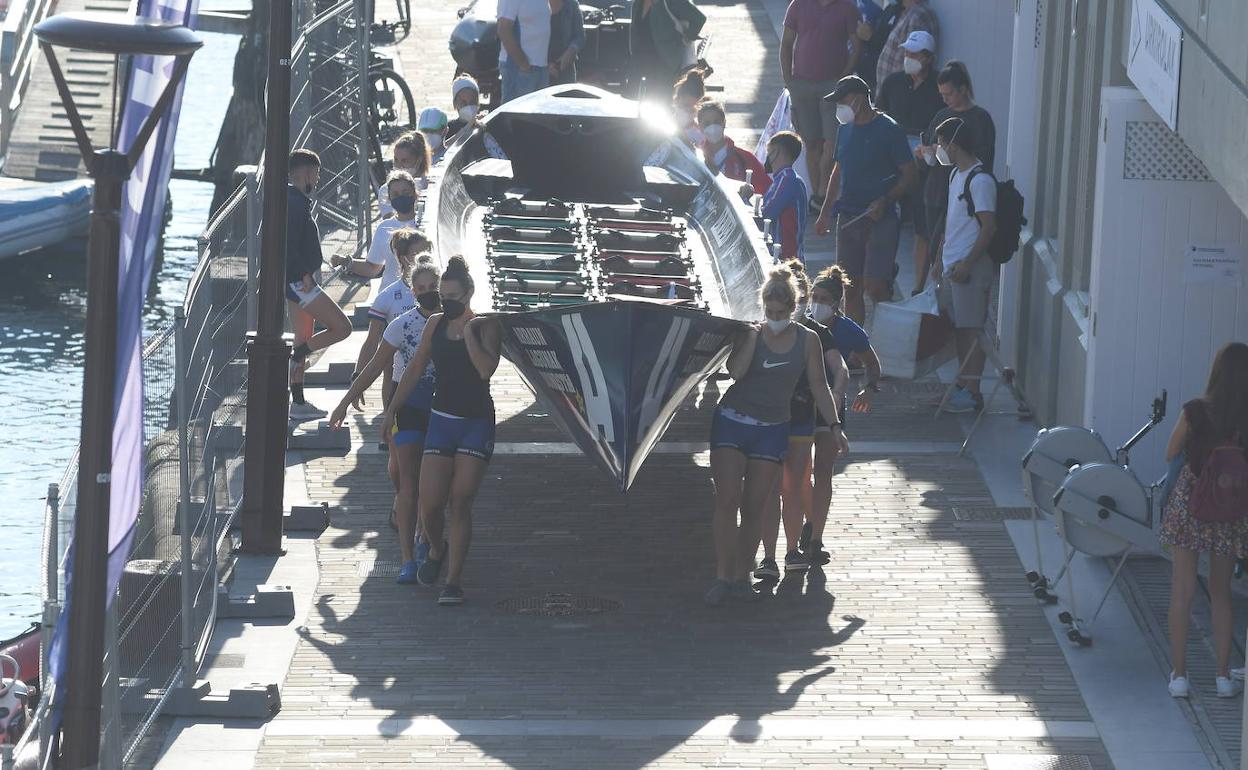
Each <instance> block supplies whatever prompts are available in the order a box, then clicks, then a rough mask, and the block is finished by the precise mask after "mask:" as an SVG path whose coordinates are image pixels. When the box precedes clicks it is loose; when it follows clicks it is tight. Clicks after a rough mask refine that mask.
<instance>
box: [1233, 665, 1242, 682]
mask: <svg viewBox="0 0 1248 770" xmlns="http://www.w3.org/2000/svg"><path fill="white" fill-rule="evenodd" d="M1231 679H1238V680H1239V681H1241V682H1242V681H1244V670H1243V669H1242V668H1233V669H1231Z"/></svg>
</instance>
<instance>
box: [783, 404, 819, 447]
mask: <svg viewBox="0 0 1248 770" xmlns="http://www.w3.org/2000/svg"><path fill="white" fill-rule="evenodd" d="M817 411H819V410H817V409H815V405H814V404H813V403H798V402H796V401H794V402H793V403H791V404H789V440H790V441H792V440H801V439H813V438H814V437H815V412H817Z"/></svg>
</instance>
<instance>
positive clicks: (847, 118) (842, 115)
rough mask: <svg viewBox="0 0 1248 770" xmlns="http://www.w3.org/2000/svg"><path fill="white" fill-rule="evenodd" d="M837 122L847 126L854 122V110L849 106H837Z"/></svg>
mask: <svg viewBox="0 0 1248 770" xmlns="http://www.w3.org/2000/svg"><path fill="white" fill-rule="evenodd" d="M836 122H837V123H840V124H841V125H842V126H847V125H849V124H850V123H853V122H854V108H853V107H850V106H849V105H848V104H838V105H836Z"/></svg>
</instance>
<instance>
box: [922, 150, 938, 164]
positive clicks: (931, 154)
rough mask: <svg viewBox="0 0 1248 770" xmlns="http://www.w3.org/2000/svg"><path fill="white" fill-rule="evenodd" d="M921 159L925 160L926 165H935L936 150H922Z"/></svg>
mask: <svg viewBox="0 0 1248 770" xmlns="http://www.w3.org/2000/svg"><path fill="white" fill-rule="evenodd" d="M923 160H925V161H927V165H929V166H935V165H936V151H935V150H924V151H923Z"/></svg>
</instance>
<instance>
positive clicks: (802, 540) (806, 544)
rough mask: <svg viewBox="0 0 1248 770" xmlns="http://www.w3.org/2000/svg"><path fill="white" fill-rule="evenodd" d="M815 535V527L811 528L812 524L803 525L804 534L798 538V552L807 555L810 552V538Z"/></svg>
mask: <svg viewBox="0 0 1248 770" xmlns="http://www.w3.org/2000/svg"><path fill="white" fill-rule="evenodd" d="M814 534H815V529H814V527H812V526H810V522H809V521H808V522H806V523H805V524H803V525H802V534H801V535H799V536H798V538H797V550H799V551H801V552H802V553H806V552H807V551H809V550H810V538H811V536H813V535H814Z"/></svg>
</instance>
